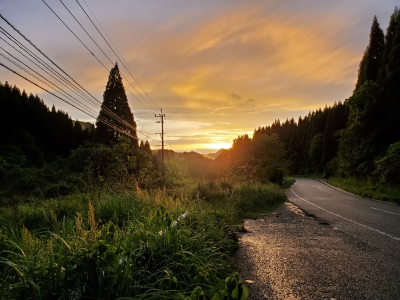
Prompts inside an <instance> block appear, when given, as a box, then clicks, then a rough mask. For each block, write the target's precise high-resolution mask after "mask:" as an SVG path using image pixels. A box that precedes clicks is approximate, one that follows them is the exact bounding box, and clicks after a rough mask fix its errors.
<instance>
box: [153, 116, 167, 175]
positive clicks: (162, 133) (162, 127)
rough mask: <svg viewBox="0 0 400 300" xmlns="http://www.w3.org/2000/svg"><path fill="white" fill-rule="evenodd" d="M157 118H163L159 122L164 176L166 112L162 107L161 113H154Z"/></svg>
mask: <svg viewBox="0 0 400 300" xmlns="http://www.w3.org/2000/svg"><path fill="white" fill-rule="evenodd" d="M154 116H155V117H156V118H161V121H157V123H161V133H160V135H161V174H162V176H163V177H164V118H165V114H163V112H162V109H161V114H158V115H156V114H154Z"/></svg>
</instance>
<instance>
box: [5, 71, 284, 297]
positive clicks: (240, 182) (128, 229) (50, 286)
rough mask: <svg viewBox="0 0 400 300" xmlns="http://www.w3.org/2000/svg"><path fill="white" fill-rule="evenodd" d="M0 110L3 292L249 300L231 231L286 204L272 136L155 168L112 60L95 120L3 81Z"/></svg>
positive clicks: (154, 155) (155, 157)
mask: <svg viewBox="0 0 400 300" xmlns="http://www.w3.org/2000/svg"><path fill="white" fill-rule="evenodd" d="M0 107H2V108H5V109H2V110H0V116H1V117H4V118H0V120H2V121H4V122H6V123H7V122H9V123H7V124H3V125H4V126H2V127H0V131H1V132H2V137H3V139H2V144H1V145H0V274H2V275H1V277H0V295H1V299H44V300H45V299H70V300H78V299H190V300H196V299H199V300H203V299H204V300H205V299H213V300H229V299H237V300H239V299H240V300H245V299H247V297H248V292H247V288H246V287H245V285H244V284H243V282H242V281H241V278H240V277H239V275H238V274H237V273H235V261H234V258H233V257H234V253H235V251H236V249H237V247H238V245H237V237H236V232H237V231H238V230H240V229H241V228H243V226H242V221H243V218H245V217H258V216H259V215H260V214H262V213H266V212H269V211H271V210H272V209H274V208H275V207H277V206H278V205H279V204H280V203H282V202H283V201H285V196H284V193H283V191H282V189H281V187H280V186H279V185H281V184H282V183H283V176H284V175H285V173H286V171H285V167H286V163H285V159H284V155H285V152H284V151H283V145H282V143H280V142H279V139H278V138H277V136H273V137H271V138H261V139H259V140H258V141H257V143H255V144H254V145H255V147H252V148H251V149H250V151H244V152H242V151H241V150H240V149H241V148H240V144H241V139H240V138H238V139H237V140H236V141H235V143H234V146H233V150H232V151H228V152H226V153H225V154H224V156H223V157H222V159H220V160H214V161H213V160H211V159H208V158H205V157H203V156H201V155H199V154H197V153H193V152H192V153H181V154H178V153H174V152H167V153H165V154H166V155H165V156H166V162H165V176H162V175H161V171H160V170H161V159H160V152H157V151H152V150H151V149H150V144H149V143H148V142H147V141H139V139H138V138H137V134H136V123H135V121H134V119H133V114H132V113H131V111H130V108H129V105H128V102H127V98H126V95H125V91H124V88H123V85H122V79H121V76H120V74H119V70H118V66H117V65H115V67H114V68H113V69H112V70H111V72H110V76H109V79H108V83H107V85H106V91H105V93H104V102H103V105H102V109H101V111H100V113H99V117H98V119H97V123H96V127H94V126H93V125H92V126H89V125H88V124H84V123H82V122H79V121H75V122H73V121H72V120H71V119H70V118H69V116H68V115H67V114H66V113H64V112H62V111H56V109H55V108H54V107H53V108H52V109H51V110H50V109H49V108H48V107H46V106H45V105H44V103H43V101H41V100H40V99H39V98H38V97H34V96H33V95H31V96H29V97H28V96H27V94H26V93H25V92H22V93H21V92H20V90H19V89H18V88H17V87H15V86H14V87H11V86H10V85H9V84H8V83H6V84H4V85H2V84H0ZM21 112H22V113H23V115H21ZM121 120H122V121H121ZM118 122H119V124H118ZM110 124H114V125H113V126H111V127H110V126H108V125H110ZM117 124H118V125H117ZM39 125H40V126H39ZM83 125H84V126H83ZM83 127H85V129H83ZM52 139H53V140H52ZM250 161H251V163H250V164H249V163H248V162H250Z"/></svg>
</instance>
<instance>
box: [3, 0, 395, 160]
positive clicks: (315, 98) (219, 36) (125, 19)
mask: <svg viewBox="0 0 400 300" xmlns="http://www.w3.org/2000/svg"><path fill="white" fill-rule="evenodd" d="M86 3H87V5H88V7H89V8H90V10H91V11H92V12H93V14H94V16H95V17H96V18H97V19H98V20H99V22H100V25H101V26H102V27H103V28H104V29H105V31H106V32H107V33H108V34H109V35H110V37H111V40H112V42H113V43H114V44H115V45H116V47H117V50H118V51H120V52H121V54H122V56H123V57H124V58H125V60H126V61H127V64H128V65H129V66H130V67H131V68H132V70H133V71H134V73H135V75H136V76H137V78H138V80H139V82H141V83H142V84H143V86H144V88H145V91H146V92H147V93H148V94H149V95H150V96H151V99H154V101H155V103H156V104H157V105H158V106H161V107H162V108H163V112H164V113H165V114H166V132H167V135H166V137H165V141H166V145H167V147H166V148H167V149H171V150H174V151H177V152H185V151H186V152H190V151H195V152H198V153H201V154H207V153H215V152H217V151H218V150H219V149H221V148H230V147H231V145H232V142H233V139H235V138H236V137H237V136H239V135H243V134H249V135H250V136H251V135H252V134H253V132H254V130H255V129H256V128H257V127H259V126H266V125H269V124H271V123H272V122H273V121H274V120H275V119H280V120H281V121H285V120H286V119H287V118H288V119H291V118H293V119H294V120H295V121H296V122H297V119H298V118H299V117H300V116H301V117H303V116H305V115H306V114H308V112H309V111H313V110H317V109H319V108H324V107H325V106H332V105H333V104H334V102H339V101H342V102H343V101H344V100H345V99H346V98H348V97H349V96H351V94H352V91H353V90H354V86H355V82H356V79H357V71H358V66H359V63H360V61H361V58H362V55H363V52H364V50H365V48H366V47H367V45H368V41H369V32H370V28H371V24H372V19H373V17H374V15H376V16H377V18H378V22H379V23H380V26H381V28H382V30H383V31H384V32H386V28H387V26H388V23H389V18H390V15H391V14H392V13H393V10H394V7H395V6H396V4H398V3H397V2H396V1H393V0H390V1H385V3H384V4H382V3H381V1H378V0H372V1H370V2H368V3H366V4H365V3H359V1H355V0H354V1H336V2H335V3H323V4H322V3H320V2H319V1H317V0H307V1H302V2H301V3H299V2H298V1H289V2H285V3H280V2H279V1H272V2H268V3H266V2H258V1H254V2H253V1H252V2H250V3H249V2H245V3H243V2H241V1H225V0H224V1H220V2H218V3H215V2H213V1H204V2H202V3H201V4H199V3H197V2H196V3H195V2H185V3H181V2H177V1H175V0H174V1H172V0H171V1H163V2H161V1H148V2H146V3H142V2H137V1H122V0H121V1H119V2H118V4H119V5H110V4H109V3H108V2H107V3H99V2H95V1H93V0H86ZM65 4H66V5H67V6H68V8H69V9H70V10H71V11H72V12H73V13H74V14H75V15H76V17H77V19H78V20H79V21H80V22H82V25H83V26H84V27H85V28H86V29H87V30H88V32H89V33H90V34H91V35H93V37H95V40H96V41H97V42H98V43H99V45H101V48H102V49H104V50H105V53H106V54H107V55H109V56H110V57H112V59H113V60H116V59H115V57H114V56H113V53H112V52H111V50H110V49H109V48H107V45H106V44H105V43H104V41H102V40H101V38H100V37H99V36H98V34H97V32H96V31H95V29H94V28H93V26H92V24H91V23H90V22H89V21H88V19H86V17H85V15H84V14H83V13H82V11H81V10H80V9H79V7H78V6H77V4H76V3H74V2H72V1H65ZM49 5H50V6H51V7H52V8H53V9H54V10H55V12H56V13H58V14H59V15H60V16H61V17H62V18H63V20H65V21H66V23H67V24H68V26H71V28H72V30H73V31H74V32H76V34H77V35H78V36H79V37H80V38H81V39H82V40H83V41H84V43H85V44H87V45H88V46H89V47H90V49H91V51H93V53H95V55H96V56H97V57H98V58H100V59H101V61H103V62H106V61H107V59H106V58H105V57H104V56H103V55H102V53H101V52H100V51H99V50H98V49H97V48H96V46H95V45H94V44H93V43H92V41H91V40H90V39H89V38H88V37H87V36H86V34H85V33H84V32H83V31H82V29H81V28H80V27H79V26H78V24H76V22H75V20H73V19H72V18H71V16H70V15H69V14H68V12H67V11H66V10H65V8H64V7H62V5H61V4H59V3H57V4H56V3H51V4H50V2H49ZM17 8H18V9H17ZM2 15H3V16H4V17H5V18H7V19H8V20H9V21H10V22H11V23H12V24H13V25H15V26H16V28H18V29H19V30H20V31H21V32H22V33H23V34H25V35H26V36H27V37H28V38H29V39H31V40H32V41H33V43H35V44H36V45H37V46H38V47H39V48H40V49H42V50H43V51H44V52H45V53H46V54H48V55H49V56H50V57H51V58H53V59H54V60H55V62H56V63H57V64H59V65H60V66H62V67H63V68H64V69H65V70H66V71H67V72H68V73H69V74H71V76H72V77H73V78H74V79H76V80H77V81H78V82H79V83H82V85H83V86H84V87H85V88H87V89H88V90H89V91H90V92H91V93H92V94H93V95H94V96H95V97H96V98H97V99H99V100H100V101H102V94H103V92H104V89H105V85H106V82H107V78H108V72H107V70H105V69H104V68H103V67H102V66H101V65H100V64H99V63H98V62H97V61H96V60H95V59H94V58H93V57H92V56H91V55H90V53H89V52H88V51H87V50H86V49H85V48H84V47H83V46H82V45H81V44H80V43H79V41H78V40H77V39H76V38H75V37H74V36H73V35H72V34H71V33H70V32H69V31H68V30H67V29H66V28H65V26H64V25H63V24H62V23H61V22H60V21H59V20H58V19H57V18H56V17H55V16H54V15H53V14H52V12H51V11H50V10H49V9H48V8H47V7H46V6H45V5H44V4H43V3H42V2H26V1H22V0H12V1H11V0H3V1H2ZM1 26H4V27H5V28H6V26H7V25H6V23H5V22H4V21H3V20H1ZM6 29H7V30H9V27H7V28H6ZM0 43H2V46H4V48H6V49H7V50H10V48H9V47H8V46H7V45H5V43H4V42H0ZM14 53H15V51H14V52H13V54H14ZM1 59H2V61H3V58H1ZM5 63H6V62H5ZM107 67H108V68H111V66H110V64H107ZM120 69H121V71H122V72H124V71H125V70H124V69H123V68H122V67H120ZM0 81H1V82H3V83H4V82H6V81H8V82H9V84H11V85H16V86H17V87H18V88H20V89H21V90H25V91H26V92H27V93H28V94H29V93H31V92H32V93H33V94H37V95H38V96H39V97H40V98H41V99H43V101H44V102H45V104H46V105H47V106H49V107H51V106H52V105H55V106H56V108H57V109H60V110H63V111H65V112H67V113H68V114H69V115H70V116H71V118H72V119H73V120H75V119H78V120H80V121H84V122H91V123H94V122H95V120H94V119H93V118H92V119H91V118H88V117H87V116H86V115H84V114H82V113H80V112H78V111H76V110H74V109H73V108H72V107H70V106H68V105H66V104H65V103H63V102H61V101H60V100H58V99H56V98H54V97H53V96H51V95H49V94H47V93H45V92H43V91H41V90H39V89H38V88H37V87H35V86H33V85H32V84H30V83H28V82H26V81H24V80H23V79H20V78H18V77H16V76H15V75H13V74H12V73H11V72H9V71H7V70H5V69H4V68H0ZM123 83H124V87H125V89H126V93H127V97H128V101H129V104H130V107H131V110H132V112H133V114H134V118H135V121H136V123H137V129H138V130H139V131H140V132H143V133H146V134H148V135H149V136H151V137H152V138H153V140H149V142H150V144H151V146H152V148H153V149H157V146H156V145H158V144H159V143H158V142H156V141H155V140H157V139H158V138H159V137H158V136H157V134H156V132H160V129H159V127H158V125H157V124H156V123H155V121H156V119H155V118H154V111H151V110H149V109H147V108H146V104H145V103H144V104H143V103H140V102H138V101H137V99H136V98H135V97H137V98H139V99H141V98H140V97H141V96H143V93H142V94H139V93H136V92H135V91H134V90H133V88H132V87H131V85H130V84H133V86H135V82H134V81H133V80H132V79H130V83H128V82H127V81H126V80H125V79H123ZM136 87H137V86H136ZM127 89H130V90H131V91H130V92H133V93H132V94H131V93H130V92H128V90H127ZM133 95H134V96H133ZM146 99H147V98H146ZM139 138H141V139H145V140H146V139H147V138H146V137H145V136H143V135H141V134H139ZM214 150H215V151H214Z"/></svg>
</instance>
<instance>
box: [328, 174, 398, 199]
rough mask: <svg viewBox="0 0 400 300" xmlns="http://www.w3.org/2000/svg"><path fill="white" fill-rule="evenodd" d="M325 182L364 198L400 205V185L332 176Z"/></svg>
mask: <svg viewBox="0 0 400 300" xmlns="http://www.w3.org/2000/svg"><path fill="white" fill-rule="evenodd" d="M324 180H326V181H327V182H328V183H329V184H331V185H333V186H336V187H338V188H341V189H343V190H345V191H348V192H350V193H353V194H356V195H359V196H362V197H367V198H372V199H377V200H383V201H389V202H392V203H397V204H400V197H399V195H400V188H399V186H398V185H393V184H386V183H382V182H375V181H374V180H366V179H360V178H355V177H350V178H343V177H341V176H332V177H329V178H327V179H324Z"/></svg>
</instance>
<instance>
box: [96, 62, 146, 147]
mask: <svg viewBox="0 0 400 300" xmlns="http://www.w3.org/2000/svg"><path fill="white" fill-rule="evenodd" d="M108 112H112V113H114V114H115V115H117V116H118V117H119V118H120V119H122V120H123V121H121V120H120V121H117V120H115V119H114V118H112V117H110V116H109V114H108ZM102 121H106V123H108V124H113V125H114V126H116V127H118V128H121V129H122V130H123V131H124V132H126V133H127V134H128V135H130V139H131V143H132V145H133V146H134V147H136V148H137V147H138V146H139V144H138V138H137V135H136V123H135V121H134V119H133V114H132V112H131V109H130V108H129V104H128V98H127V97H126V93H125V89H124V85H123V84H122V78H121V74H120V72H119V68H118V64H115V66H114V68H112V69H111V71H110V75H109V76H108V82H107V86H106V90H105V91H104V95H103V103H102V105H101V110H100V113H99V116H98V117H97V122H96V134H95V141H96V142H100V143H103V144H106V145H113V144H116V143H118V139H119V137H120V136H121V135H123V133H121V132H120V131H118V130H117V129H115V128H114V127H112V126H110V125H108V124H104V123H103V122H102Z"/></svg>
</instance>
